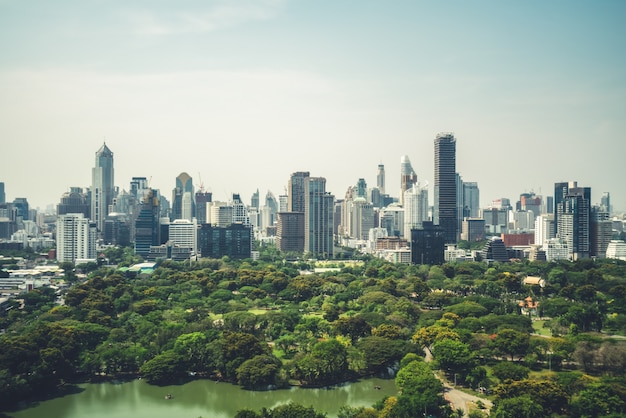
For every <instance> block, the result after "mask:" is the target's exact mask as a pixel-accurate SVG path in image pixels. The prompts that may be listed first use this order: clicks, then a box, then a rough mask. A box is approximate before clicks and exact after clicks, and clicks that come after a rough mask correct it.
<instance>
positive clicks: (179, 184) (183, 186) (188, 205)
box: [170, 172, 196, 221]
mask: <svg viewBox="0 0 626 418" xmlns="http://www.w3.org/2000/svg"><path fill="white" fill-rule="evenodd" d="M195 216H196V202H195V195H194V188H193V179H192V178H191V176H190V175H189V174H187V173H185V172H183V173H180V174H179V175H178V177H176V187H175V188H174V190H172V216H171V217H170V220H172V221H173V220H175V219H187V220H191V219H192V218H195Z"/></svg>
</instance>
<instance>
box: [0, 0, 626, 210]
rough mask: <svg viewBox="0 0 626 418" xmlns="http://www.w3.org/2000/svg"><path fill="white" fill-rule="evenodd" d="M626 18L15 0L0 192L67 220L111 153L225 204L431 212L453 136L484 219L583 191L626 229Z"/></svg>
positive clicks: (364, 5)
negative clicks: (485, 210) (296, 200)
mask: <svg viewBox="0 0 626 418" xmlns="http://www.w3.org/2000/svg"><path fill="white" fill-rule="evenodd" d="M625 17H626V2H624V1H621V0H615V1H608V0H600V1H593V2H592V1H577V0H552V1H543V0H542V1H540V0H529V1H523V2H520V1H508V0H493V1H481V0H476V1H461V0H459V1H450V0H441V1H419V0H407V1H402V0H389V1H372V0H341V1H336V0H314V1H313V0H308V1H305V0H197V1H196V0H179V1H166V0H142V1H117V0H91V1H85V0H59V1H54V2H51V1H47V0H46V1H35V0H0V155H1V156H2V157H0V182H4V183H5V191H6V195H7V200H9V201H12V200H13V199H14V198H16V197H26V198H27V199H28V201H29V203H30V204H31V207H40V208H41V209H43V208H45V207H46V205H48V204H54V205H56V204H57V203H58V202H59V199H60V197H61V195H62V194H63V193H64V192H66V191H68V190H69V188H70V187H72V186H80V187H88V186H89V185H90V184H91V169H92V167H93V166H94V164H95V152H96V151H97V150H98V149H99V148H100V147H101V145H102V143H103V142H105V141H106V144H107V146H108V147H109V148H110V149H111V150H112V151H113V153H114V158H115V183H116V185H117V186H119V187H120V189H125V190H128V189H129V183H130V179H131V177H133V176H145V177H147V178H149V179H150V184H151V186H152V187H153V188H158V189H160V190H161V193H162V194H163V195H165V196H166V197H168V198H170V197H171V190H172V189H173V188H174V187H175V178H176V176H177V175H178V174H180V173H181V172H187V173H189V175H190V176H191V177H193V181H194V185H195V186H196V188H198V187H199V186H200V185H203V186H204V188H205V189H207V190H209V191H212V192H213V200H228V199H229V197H230V196H231V194H232V193H239V194H241V196H242V198H243V199H244V200H245V201H247V202H249V199H250V196H251V195H252V193H253V192H254V191H255V190H256V189H257V188H258V189H259V190H260V192H261V196H262V197H263V196H264V195H265V193H266V192H267V191H268V190H270V191H271V192H272V193H273V194H274V195H276V196H277V195H279V194H283V193H284V191H285V186H286V185H287V181H288V179H289V175H290V174H291V173H292V172H295V171H309V172H310V173H311V175H312V176H320V177H325V178H326V179H327V190H328V191H330V192H331V193H333V194H334V195H335V196H336V197H337V198H343V197H344V195H345V192H346V190H347V188H348V187H349V186H351V185H355V184H356V183H357V181H358V179H359V178H364V179H365V180H366V181H367V184H368V186H370V187H371V186H375V185H376V173H377V166H378V164H384V165H385V171H386V177H387V178H386V191H387V192H388V193H389V194H391V195H392V196H397V195H398V193H399V189H400V160H401V158H402V156H403V155H408V156H409V158H410V160H411V163H412V165H413V168H414V170H415V172H416V173H417V176H418V179H419V181H420V182H422V183H425V182H428V183H429V184H430V187H431V194H430V204H431V205H432V204H433V202H434V196H433V194H432V185H433V178H434V172H433V171H434V164H433V160H434V147H433V141H434V139H435V137H436V135H437V134H438V133H440V132H452V133H454V135H455V137H456V140H457V142H456V147H457V154H456V164H457V171H458V172H459V173H460V175H461V176H462V178H463V180H464V181H475V182H478V186H479V188H480V202H481V206H486V205H488V204H489V203H490V202H491V201H492V200H494V199H498V198H502V197H506V198H510V199H511V201H512V202H515V201H517V200H518V198H519V195H520V193H524V192H531V191H532V192H535V193H537V194H540V195H543V196H549V195H552V194H553V192H554V183H555V182H560V181H578V184H579V186H588V187H591V188H592V189H591V190H592V203H599V201H600V196H601V194H602V192H610V194H611V203H612V204H613V206H614V208H615V209H616V210H622V211H626V184H625V179H626V175H625V174H624V173H625V170H624V169H623V165H622V163H623V162H624V158H625V156H626V137H625V135H624V132H626V25H624V18H625Z"/></svg>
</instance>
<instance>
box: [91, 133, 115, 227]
mask: <svg viewBox="0 0 626 418" xmlns="http://www.w3.org/2000/svg"><path fill="white" fill-rule="evenodd" d="M114 195H115V183H114V178H113V152H111V150H110V149H109V147H107V145H106V143H104V144H103V145H102V147H100V149H99V150H98V151H97V152H96V166H95V167H94V168H93V169H92V170H91V220H92V221H93V222H95V224H96V227H97V228H98V231H100V232H102V231H104V220H105V219H106V217H107V215H108V214H109V206H110V205H111V204H112V203H113V197H114Z"/></svg>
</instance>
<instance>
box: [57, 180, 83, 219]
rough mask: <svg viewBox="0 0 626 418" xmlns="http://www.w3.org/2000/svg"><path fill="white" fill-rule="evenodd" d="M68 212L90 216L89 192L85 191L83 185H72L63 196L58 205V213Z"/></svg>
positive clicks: (64, 213)
mask: <svg viewBox="0 0 626 418" xmlns="http://www.w3.org/2000/svg"><path fill="white" fill-rule="evenodd" d="M68 213H82V214H83V215H84V216H85V218H89V215H90V214H91V210H90V209H89V199H88V198H87V194H86V193H83V189H82V187H70V191H69V192H65V193H63V196H61V202H60V203H59V204H58V205H57V215H66V214H68Z"/></svg>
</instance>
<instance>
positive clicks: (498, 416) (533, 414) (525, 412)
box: [489, 396, 546, 418]
mask: <svg viewBox="0 0 626 418" xmlns="http://www.w3.org/2000/svg"><path fill="white" fill-rule="evenodd" d="M489 416H490V417H493V418H543V417H545V416H546V414H545V412H544V410H543V407H542V406H541V405H539V404H538V403H535V402H534V401H533V400H532V399H531V398H530V396H518V397H515V398H509V399H503V400H501V401H498V402H497V404H496V405H495V408H494V409H493V411H491V414H490V415H489Z"/></svg>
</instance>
